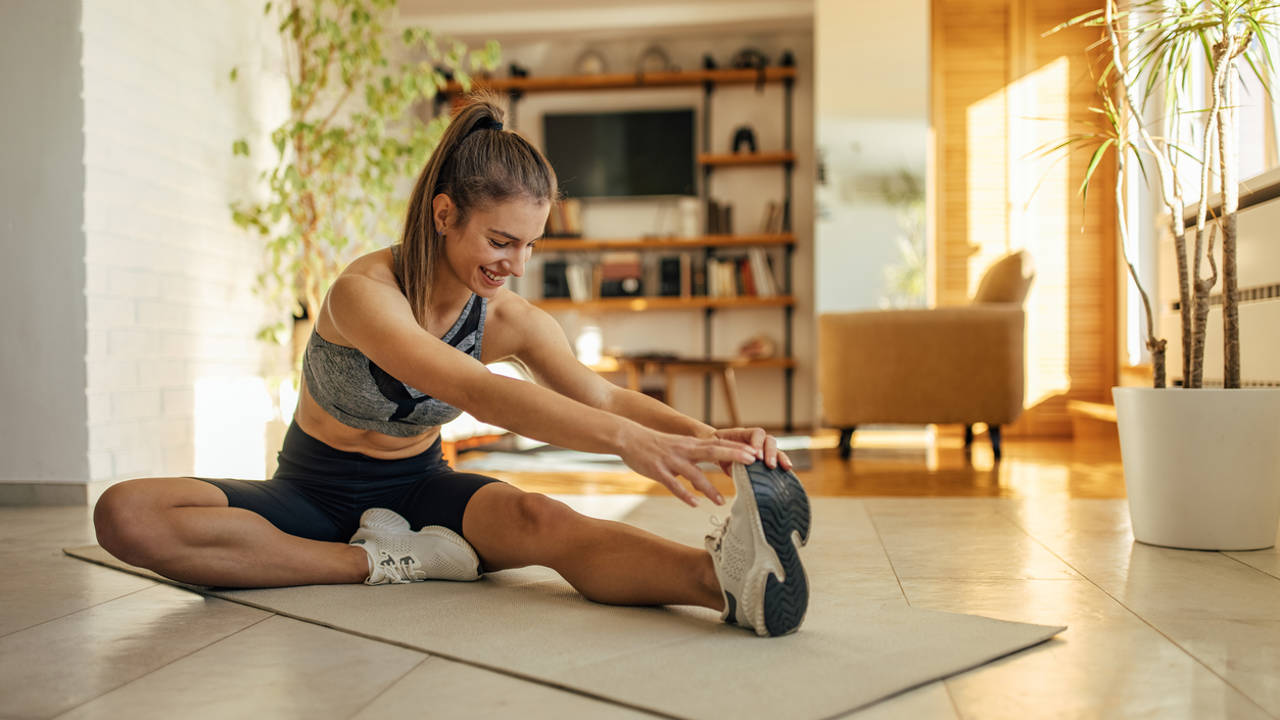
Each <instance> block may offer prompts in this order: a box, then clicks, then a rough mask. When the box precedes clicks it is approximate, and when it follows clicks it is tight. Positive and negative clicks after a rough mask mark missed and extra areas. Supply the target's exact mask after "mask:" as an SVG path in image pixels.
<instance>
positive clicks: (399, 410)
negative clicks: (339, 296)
mask: <svg viewBox="0 0 1280 720" xmlns="http://www.w3.org/2000/svg"><path fill="white" fill-rule="evenodd" d="M488 304H489V302H488V300H486V299H485V298H482V297H480V296H478V295H475V294H472V296H471V299H470V300H467V304H466V306H465V307H463V308H462V314H461V315H460V316H458V320H457V322H455V323H454V324H453V327H451V328H449V332H447V333H445V334H444V337H442V338H441V340H444V341H445V342H446V343H448V344H450V345H452V346H454V347H456V348H458V349H459V350H461V351H462V352H465V353H467V354H468V355H470V356H472V357H474V358H475V359H477V360H479V359H480V341H481V340H482V339H483V338H484V315H485V309H486V308H487V307H488ZM302 376H303V378H304V379H305V380H306V383H307V389H308V390H309V391H310V392H311V397H313V398H315V401H316V402H317V403H318V404H319V405H320V407H322V408H324V409H325V412H327V413H329V414H330V415H332V416H333V417H335V418H337V419H338V421H339V422H341V423H342V424H343V425H349V426H351V427H354V428H359V429H361V430H373V431H375V432H380V433H383V434H385V435H393V436H395V437H410V436H412V435H420V434H422V433H423V432H425V431H426V430H427V429H428V428H432V427H435V426H437V425H442V424H444V423H447V422H449V421H450V420H453V419H454V418H456V417H458V416H459V415H461V414H462V411H461V410H459V409H458V408H456V407H453V406H452V405H448V404H446V403H444V402H441V401H440V400H436V399H435V398H433V397H431V396H429V395H427V394H425V393H422V392H419V391H418V390H415V389H414V388H411V387H409V386H408V385H405V384H404V383H402V382H400V381H399V380H397V379H395V378H394V377H392V376H391V375H390V374H389V373H387V371H385V370H383V369H382V368H380V367H378V366H377V364H375V363H374V362H373V361H372V360H370V359H369V358H368V357H367V356H366V355H365V354H364V353H362V352H360V351H359V350H357V349H356V348H351V347H344V346H342V345H335V344H333V343H331V342H329V341H328V340H325V339H324V338H322V337H320V333H318V332H316V331H315V330H312V331H311V338H310V339H309V340H308V341H307V349H306V352H304V353H303V355H302Z"/></svg>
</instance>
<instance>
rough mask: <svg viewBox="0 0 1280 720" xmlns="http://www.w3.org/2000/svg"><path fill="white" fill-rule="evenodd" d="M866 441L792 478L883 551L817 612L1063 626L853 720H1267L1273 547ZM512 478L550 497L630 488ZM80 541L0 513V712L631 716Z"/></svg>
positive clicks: (1117, 493) (1062, 483)
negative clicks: (234, 594)
mask: <svg viewBox="0 0 1280 720" xmlns="http://www.w3.org/2000/svg"><path fill="white" fill-rule="evenodd" d="M827 440H828V439H827V438H819V439H818V442H817V444H818V445H825V444H828V443H827ZM864 442H865V444H864V445H860V446H859V448H858V452H857V453H855V457H854V459H853V461H852V462H851V463H842V462H840V461H839V460H838V458H836V457H835V453H834V450H832V449H830V448H828V447H822V448H820V449H818V450H815V451H814V466H813V469H812V470H810V471H807V472H805V473H802V474H801V477H802V479H804V480H805V482H806V484H807V486H808V487H810V489H811V491H812V492H814V494H818V495H843V496H850V495H853V496H860V497H859V498H858V499H855V500H850V501H849V503H850V507H851V508H855V511H856V512H859V513H864V514H865V517H866V518H868V519H869V520H870V522H871V524H872V525H873V526H874V529H875V535H876V537H878V539H879V543H880V546H881V547H880V548H860V549H859V550H858V552H856V553H855V554H856V556H857V558H859V560H858V562H857V563H856V567H851V568H850V570H849V573H848V575H847V576H845V577H832V578H825V579H824V578H814V579H813V585H814V587H815V595H814V602H820V601H821V594H820V592H819V590H818V589H817V588H820V586H821V584H822V583H823V582H828V583H833V582H834V583H846V582H856V583H860V584H861V583H865V584H866V585H865V586H866V587H867V590H868V592H876V593H885V594H886V596H895V597H900V598H901V599H903V600H905V601H906V602H908V603H910V604H911V605H912V606H913V607H918V608H925V609H936V610H948V611H955V612H971V613H977V614H983V615H988V616H992V617H997V618H1002V619H1008V620H1017V621H1025V622H1033V623H1045V624H1057V623H1064V624H1067V625H1069V626H1070V628H1069V629H1068V630H1067V632H1065V633H1063V634H1062V635H1060V636H1059V637H1058V638H1056V639H1054V640H1053V641H1051V642H1049V643H1047V644H1045V645H1042V646H1040V647H1038V648H1034V649H1032V650H1030V651H1027V652H1023V653H1019V654H1017V655H1014V656H1012V657H1009V658H1006V659H1004V660H1000V661H997V662H995V663H991V664H988V665H986V666H984V667H981V668H978V669H976V670H973V671H970V672H967V673H964V674H962V675H959V676H956V677H953V678H951V679H949V680H946V681H943V682H938V683H934V684H932V685H929V686H926V687H924V688H920V689H918V690H915V691H912V692H910V693H907V694H904V695H901V696H899V697H897V698H892V699H890V700H888V701H886V702H884V703H881V704H879V705H876V706H873V707H871V708H868V709H866V710H864V711H862V712H860V713H855V714H854V715H851V716H850V717H856V718H899V717H901V718H1027V717H1069V718H1076V717H1085V718H1095V717H1116V718H1134V717H1152V718H1218V717H1226V718H1236V717H1239V718H1267V717H1271V718H1280V554H1277V552H1276V550H1275V549H1274V548H1273V549H1271V550H1266V551H1260V552H1254V553H1226V554H1224V553H1207V552H1185V551H1175V550H1168V549H1162V548H1155V547H1149V546H1145V545H1141V544H1135V543H1133V541H1132V535H1131V533H1130V530H1129V521H1128V515H1127V508H1126V505H1125V502H1124V500H1123V499H1122V495H1123V482H1122V478H1120V477H1119V469H1118V456H1115V455H1114V453H1113V452H1112V451H1111V450H1109V449H1107V448H1105V447H1104V448H1101V449H1099V448H1097V447H1083V446H1081V445H1080V444H1072V443H1029V442H1023V443H1018V442H1016V441H1009V447H1008V451H1007V455H1006V459H1005V461H1004V462H1003V463H1001V464H1000V465H999V466H995V465H994V464H993V463H991V461H990V458H989V457H986V458H984V457H982V455H981V449H979V451H978V452H975V454H974V457H973V459H972V464H968V463H966V462H965V461H964V460H963V459H962V458H961V459H957V458H959V457H960V456H959V451H958V448H956V447H954V446H953V443H951V442H950V440H948V439H947V438H945V437H944V438H943V439H941V440H937V439H934V440H929V441H928V442H927V443H925V444H926V445H927V446H928V447H927V448H925V451H924V452H923V453H921V452H920V448H919V447H918V445H916V444H913V441H912V442H902V443H899V445H900V447H896V448H895V446H894V443H895V442H897V441H894V440H892V439H885V438H883V437H882V438H879V439H878V440H877V439H876V438H868V439H867V440H865V441H864ZM966 467H967V468H968V469H966ZM966 478H967V480H966ZM511 479H512V480H513V481H514V482H517V484H523V485H526V486H528V487H531V488H533V487H536V488H539V489H552V488H550V487H548V484H554V483H555V482H558V483H560V485H559V486H557V487H555V488H554V489H556V490H557V491H558V492H566V491H569V490H573V489H576V490H578V491H591V492H606V493H608V492H625V491H626V489H627V488H628V487H636V486H637V485H636V483H637V481H636V479H634V478H615V479H613V480H608V479H601V478H592V479H588V480H583V481H580V482H579V484H578V485H577V486H574V485H573V483H572V482H568V484H567V485H566V484H565V483H566V481H564V480H558V481H553V480H550V479H547V478H511ZM640 487H643V486H640ZM890 496H892V497H890ZM580 497H581V498H583V499H584V500H585V499H586V498H587V497H588V496H580ZM611 505H616V503H602V504H598V506H599V507H608V506H611ZM814 533H815V541H816V539H817V538H819V537H820V533H821V528H820V527H815V529H814ZM92 542H94V536H93V529H92V524H91V516H90V513H89V511H88V510H87V509H84V508H0V561H2V562H3V566H4V569H5V572H4V573H3V574H0V718H46V717H74V718H91V717H110V718H117V717H120V718H123V717H129V718H133V717H143V718H147V717H155V718H171V717H175V716H182V717H184V718H199V717H249V716H252V717H307V718H331V717H332V718H350V717H358V718H374V717H387V716H407V717H417V716H430V717H448V718H453V717H532V718H542V717H546V718H553V717H554V718H563V717H590V718H595V717H606V718H611V717H635V716H639V715H641V714H640V713H637V712H635V711H633V710H629V709H627V708H622V707H617V706H613V705H610V704H608V703H604V702H601V701H598V700H594V699H591V698H587V697H584V696H580V695H576V694H573V693H569V692H566V691H562V690H558V689H555V688H551V687H545V686H541V685H537V684H534V683H530V682H526V681H523V680H520V679H516V678H511V677H507V676H504V675H501V674H498V673H495V672H492V671H489V670H484V669H480V668H475V667H471V666H468V665H463V664H459V663H456V662H452V661H448V660H444V659H441V658H436V657H431V656H429V655H427V654H424V653H421V652H418V651H415V650H408V649H405V648H402V647H398V646H395V645H392V644H388V643H382V642H377V641H373V640H369V639H365V638H362V637H356V636H353V635H349V634H345V633H342V632H339V631H336V630H332V629H329V628H324V627H320V626H316V625H311V624H308V623H304V622H300V621H296V620H292V619H289V618H285V617H282V616H278V615H272V614H271V613H268V612H264V611H261V610H257V609H253V608H249V607H245V606H241V605H237V604H234V603H230V602H226V601H223V600H218V599H211V598H206V597H203V596H200V595H197V594H193V593H190V592H187V591H184V590H180V589H177V588H174V587H171V586H168V585H164V584H160V583H154V582H151V581H149V580H146V579H143V578H139V577H134V576H131V575H127V574H124V573H119V572H116V571H113V570H108V569H106V568H102V567H98V566H95V565H90V564H88V563H84V562H80V561H78V560H73V559H71V558H68V557H65V556H63V555H62V553H61V548H62V547H64V546H69V545H81V544H89V543H92ZM762 642H767V641H762ZM710 691H714V690H710ZM779 692H791V693H796V692H804V688H780V689H779Z"/></svg>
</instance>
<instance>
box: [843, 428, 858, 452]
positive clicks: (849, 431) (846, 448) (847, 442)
mask: <svg viewBox="0 0 1280 720" xmlns="http://www.w3.org/2000/svg"><path fill="white" fill-rule="evenodd" d="M856 429H857V426H854V427H847V428H840V459H841V460H848V459H849V456H850V455H852V454H853V431H854V430H856Z"/></svg>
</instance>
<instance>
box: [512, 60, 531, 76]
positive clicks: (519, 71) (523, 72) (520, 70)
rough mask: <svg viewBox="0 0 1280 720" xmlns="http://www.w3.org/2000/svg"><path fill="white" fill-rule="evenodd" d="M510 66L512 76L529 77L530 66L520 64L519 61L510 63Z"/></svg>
mask: <svg viewBox="0 0 1280 720" xmlns="http://www.w3.org/2000/svg"><path fill="white" fill-rule="evenodd" d="M508 67H509V69H510V71H511V77H513V78H527V77H529V68H527V67H524V66H522V65H520V64H519V63H511V65H509V66H508Z"/></svg>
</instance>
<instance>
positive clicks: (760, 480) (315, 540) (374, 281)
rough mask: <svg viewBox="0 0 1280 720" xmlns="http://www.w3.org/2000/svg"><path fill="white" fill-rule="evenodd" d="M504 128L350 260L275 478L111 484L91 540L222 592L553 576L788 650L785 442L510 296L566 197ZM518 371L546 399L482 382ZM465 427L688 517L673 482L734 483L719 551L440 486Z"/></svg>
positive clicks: (496, 484)
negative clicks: (598, 366)
mask: <svg viewBox="0 0 1280 720" xmlns="http://www.w3.org/2000/svg"><path fill="white" fill-rule="evenodd" d="M501 118H502V116H501V112H500V110H499V109H498V108H497V107H495V106H494V105H493V104H491V103H489V102H487V101H476V102H473V103H472V104H470V105H468V106H466V107H465V108H463V109H462V110H461V111H460V112H459V113H458V115H457V116H456V117H455V119H454V120H453V122H452V124H451V125H450V127H449V129H448V131H447V132H446V133H445V135H444V137H443V139H442V140H441V143H440V145H439V147H438V148H437V149H436V151H435V153H434V154H433V155H432V157H431V159H430V161H429V162H428V163H427V166H426V168H424V170H423V171H422V174H421V175H420V176H419V178H418V181H417V184H416V186H415V189H414V191H413V196H412V198H411V202H410V208H409V212H408V217H407V220H406V223H405V229H404V234H403V239H402V242H401V243H400V244H399V245H397V246H394V247H392V248H388V249H384V250H381V251H377V252H373V253H370V254H368V255H365V256H363V257H361V258H359V259H357V260H355V261H354V262H353V263H351V265H350V266H348V267H347V268H346V269H345V270H344V271H343V273H342V274H341V276H339V277H338V279H337V280H336V281H335V282H334V284H333V286H332V287H331V288H330V290H329V292H328V294H327V296H326V297H325V301H324V303H323V306H322V308H321V309H320V311H319V313H318V317H317V318H316V323H315V330H314V332H313V334H312V336H311V339H310V341H309V342H308V346H307V350H306V353H305V355H304V360H303V383H302V388H301V393H300V397H299V400H298V407H297V410H296V411H295V414H294V418H293V423H292V424H291V426H290V427H289V430H288V432H287V433H286V436H285V439H284V443H283V447H282V449H281V451H280V454H279V459H280V462H279V468H278V469H277V471H276V473H275V476H274V477H273V478H272V479H271V480H268V481H266V482H251V481H244V480H230V479H222V480H214V479H203V478H190V477H186V478H142V479H137V480H131V481H127V482H123V483H120V484H118V485H115V486H113V487H111V488H109V489H108V490H107V491H106V493H104V494H103V496H102V498H101V499H100V500H99V502H98V504H97V507H96V509H95V512H94V522H95V525H96V528H97V534H98V540H99V542H100V543H101V544H102V546H103V547H104V548H105V549H107V550H108V551H109V552H111V553H112V554H113V555H115V556H116V557H118V558H120V559H121V560H124V561H125V562H128V563H131V564H133V565H137V566H141V567H145V568H149V569H151V570H153V571H155V572H157V573H160V574H162V575H164V576H166V577H169V578H172V579H174V580H178V581H181V582H187V583H193V584H200V585H214V586H222V587H269V586H284V585H304V584H320V583H355V582H362V581H363V582H365V583H368V584H371V585H377V584H383V583H388V582H392V583H400V582H410V581H418V580H426V579H451V580H473V579H476V578H478V577H479V574H480V572H481V568H483V569H484V570H485V571H495V570H502V569H506V568H516V567H522V566H526V565H545V566H549V567H551V568H553V569H555V570H556V571H558V572H559V573H560V574H561V575H562V576H563V577H564V578H565V579H566V580H568V581H569V583H571V584H572V585H573V586H574V587H575V588H577V589H578V591H579V592H581V593H582V594H583V595H584V596H586V597H587V598H589V599H591V600H594V601H597V602H602V603H615V604H629V605H655V604H674V605H680V604H688V605H702V606H705V607H708V608H713V609H716V610H720V611H721V617H722V619H723V620H725V621H726V622H729V623H736V624H740V625H744V626H746V627H749V628H751V629H754V630H755V631H756V632H757V633H758V634H761V635H779V634H784V633H787V632H791V631H793V630H794V629H795V628H796V627H798V626H799V624H800V621H801V619H802V618H803V615H804V610H805V607H806V605H807V601H808V590H807V586H806V584H805V577H804V570H803V568H802V567H801V566H800V562H799V558H798V555H797V554H796V549H795V547H794V544H793V539H792V537H791V535H792V533H793V532H798V533H799V536H800V539H801V542H804V541H806V540H807V536H808V529H809V528H808V525H809V509H808V500H807V498H806V497H805V496H804V491H803V489H801V487H800V485H799V483H798V482H797V481H796V479H795V476H794V475H792V474H791V473H790V472H789V470H790V467H791V464H790V461H789V460H788V459H787V457H786V455H785V454H784V453H781V452H779V451H778V449H777V444H776V441H775V440H774V438H772V437H769V436H768V435H767V434H766V433H765V432H764V431H763V430H761V429H759V428H755V429H747V428H737V429H732V430H719V431H717V430H715V429H713V428H711V427H709V426H706V425H704V424H702V423H699V422H697V421H695V420H693V419H691V418H688V417H685V416H684V415H681V414H680V413H677V412H675V411H674V410H672V409H670V408H669V407H667V406H666V405H664V404H662V403H660V402H657V401H655V400H653V399H651V398H648V397H646V396H645V395H643V394H640V393H635V392H631V391H628V390H624V389H621V388H618V387H616V386H614V385H613V384H612V383H609V382H607V381H605V380H603V379H602V378H600V377H599V376H598V375H596V374H595V373H593V372H591V371H590V370H588V369H587V368H585V367H584V366H583V365H581V364H580V363H579V362H577V360H576V359H575V358H574V356H573V354H572V352H571V351H570V348H569V343H568V341H567V339H566V338H565V336H564V333H563V331H562V330H561V329H560V327H559V326H558V325H557V324H556V322H555V321H554V320H553V319H552V318H551V317H550V316H549V315H547V314H546V313H545V312H543V311H542V310H540V309H537V308H535V307H533V306H532V305H530V304H529V303H528V302H527V301H525V300H524V299H523V298H521V297H519V296H517V295H515V294H514V293H512V292H510V291H508V290H506V289H505V288H503V284H504V281H505V279H506V277H507V276H510V275H515V276H517V277H518V276H520V275H521V274H522V273H523V272H524V266H525V263H526V261H527V260H528V259H529V254H530V252H531V251H532V250H533V246H534V243H535V241H536V240H537V239H538V237H539V236H540V235H541V233H542V229H543V227H544V225H545V223H546V219H547V214H548V211H549V208H550V204H551V202H552V200H553V198H554V197H555V195H556V193H557V186H556V178H555V173H554V172H553V170H552V169H551V167H550V165H549V164H548V163H547V161H546V159H545V158H544V157H543V156H542V154H541V153H540V152H539V151H538V150H537V149H536V148H534V147H533V146H532V145H530V144H529V143H528V142H527V141H526V140H524V138H522V137H520V136H519V135H518V134H516V133H514V132H509V131H504V130H503V129H502V122H501ZM504 358H516V359H518V360H520V361H521V362H522V363H523V364H524V365H525V366H527V367H528V368H529V369H531V370H532V371H533V373H534V375H535V377H536V378H537V379H538V381H539V383H540V384H534V383H528V382H521V381H519V380H514V379H510V378H506V377H503V376H501V375H497V374H494V373H490V372H489V371H488V370H487V369H486V368H485V363H491V362H494V361H497V360H501V359H504ZM543 386H545V387H543ZM463 410H465V411H467V412H470V413H471V414H472V415H474V416H475V417H477V418H478V419H480V420H482V421H485V422H489V423H494V424H497V425H501V426H503V427H506V428H508V429H510V430H512V431H514V432H517V433H520V434H522V435H526V436H529V437H533V438H536V439H539V440H543V441H545V442H548V443H551V444H554V445H559V446H562V447H567V448H573V449H577V450H583V451H589V452H600V453H615V454H617V455H619V456H621V458H622V459H623V460H624V461H625V462H626V463H627V465H629V466H630V467H631V468H633V469H634V470H636V471H637V472H639V473H642V474H644V475H646V476H648V477H650V478H652V479H654V480H656V481H658V482H660V483H662V484H663V485H664V486H666V487H667V488H668V489H669V490H670V491H671V492H672V493H673V494H675V495H676V496H677V497H679V498H681V499H682V500H684V501H685V502H686V503H688V504H690V505H695V504H696V500H695V499H694V495H693V493H692V492H691V491H690V490H689V489H688V488H687V487H686V486H685V484H684V483H682V482H681V481H680V480H679V479H678V478H680V477H682V478H684V480H686V481H688V482H689V483H690V484H692V486H693V487H694V488H696V490H697V491H698V492H700V493H702V494H704V495H706V496H707V497H709V498H711V499H712V500H713V501H714V502H715V503H716V504H723V502H724V499H723V498H722V497H721V496H720V494H719V493H718V492H717V491H716V489H715V487H714V486H713V485H712V484H711V483H710V482H709V481H708V480H707V478H706V477H705V476H704V475H703V474H702V472H701V471H700V470H699V469H698V468H697V463H699V462H704V461H707V462H713V463H719V464H720V465H721V467H722V468H725V469H726V471H728V472H730V473H731V475H732V477H733V478H734V483H735V485H736V487H737V490H738V498H739V500H738V501H737V502H735V504H734V508H733V511H732V513H731V515H730V517H729V518H728V519H727V520H726V523H725V525H724V526H722V527H721V528H719V529H718V530H717V531H716V532H714V533H713V534H712V535H711V536H708V538H707V548H706V550H705V551H704V550H701V549H698V548H693V547H687V546H683V545H680V544H678V543H674V542H671V541H668V540H665V539H663V538H660V537H657V536H655V535H652V534H649V533H646V532H643V531H641V530H639V529H636V528H633V527H630V526H627V525H624V524H622V523H617V522H609V521H604V520H598V519H594V518H589V517H585V516H582V515H580V514H578V513H576V512H574V511H573V510H571V509H570V508H569V507H568V506H567V505H565V504H563V503H560V502H557V501H555V500H552V499H550V498H547V497H546V496H543V495H538V494H534V493H526V492H522V491H520V490H518V489H516V488H514V487H512V486H510V485H508V484H506V483H503V482H500V481H498V480H494V479H492V478H487V477H483V476H480V475H473V474H469V473H459V472H454V471H453V470H452V469H451V468H449V466H448V465H447V464H445V462H444V461H443V460H442V459H441V451H440V433H439V426H440V424H441V423H444V422H447V421H448V420H450V419H452V418H454V417H456V416H457V415H458V414H460V413H461V412H462V411H463ZM413 528H418V531H417V532H414V531H413ZM353 532H354V535H353Z"/></svg>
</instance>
